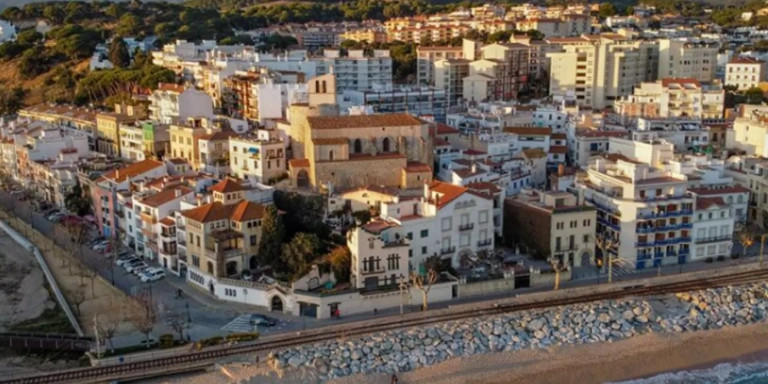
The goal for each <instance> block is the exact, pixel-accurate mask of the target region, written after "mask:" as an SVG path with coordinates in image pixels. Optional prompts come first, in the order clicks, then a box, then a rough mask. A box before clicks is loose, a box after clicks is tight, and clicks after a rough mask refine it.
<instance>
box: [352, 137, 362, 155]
mask: <svg viewBox="0 0 768 384" xmlns="http://www.w3.org/2000/svg"><path fill="white" fill-rule="evenodd" d="M353 147H354V151H355V153H363V142H362V141H360V139H355V142H354V144H353Z"/></svg>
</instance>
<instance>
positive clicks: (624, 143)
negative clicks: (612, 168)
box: [608, 137, 675, 168]
mask: <svg viewBox="0 0 768 384" xmlns="http://www.w3.org/2000/svg"><path fill="white" fill-rule="evenodd" d="M608 153H610V154H618V155H621V156H624V157H626V158H628V159H631V160H633V161H638V162H641V163H644V164H649V165H650V166H651V167H654V168H663V167H664V164H666V163H668V162H669V161H671V160H673V159H674V156H675V146H674V144H672V143H670V142H667V141H664V140H657V139H653V138H651V139H646V140H641V139H640V137H633V138H628V139H623V138H619V137H611V138H610V139H609V148H608Z"/></svg>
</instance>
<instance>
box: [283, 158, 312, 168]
mask: <svg viewBox="0 0 768 384" xmlns="http://www.w3.org/2000/svg"><path fill="white" fill-rule="evenodd" d="M288 166H289V167H291V168H305V167H309V159H291V160H288Z"/></svg>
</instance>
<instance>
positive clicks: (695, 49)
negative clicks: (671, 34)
mask: <svg viewBox="0 0 768 384" xmlns="http://www.w3.org/2000/svg"><path fill="white" fill-rule="evenodd" d="M658 42H659V77H662V78H665V77H669V78H676V77H677V78H692V79H696V80H697V81H701V82H709V81H712V80H713V79H715V75H716V71H717V52H718V50H719V49H720V44H719V43H717V42H714V41H703V40H679V39H659V40H658Z"/></svg>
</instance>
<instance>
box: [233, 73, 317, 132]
mask: <svg viewBox="0 0 768 384" xmlns="http://www.w3.org/2000/svg"><path fill="white" fill-rule="evenodd" d="M223 87H224V90H225V91H224V98H225V100H226V101H225V102H224V104H225V105H226V106H227V107H229V108H231V109H232V112H235V113H236V114H237V115H238V116H240V117H242V118H245V119H248V120H254V121H258V122H259V123H260V124H264V121H265V120H267V119H280V118H284V117H285V109H286V108H287V107H288V105H289V103H290V102H291V101H293V100H295V99H296V98H297V94H304V93H306V92H307V86H306V84H305V79H304V74H303V73H301V72H290V73H287V72H277V71H271V70H269V69H267V68H258V70H256V69H251V70H249V71H238V72H236V73H235V75H233V76H230V77H228V78H226V79H224V81H223Z"/></svg>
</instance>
